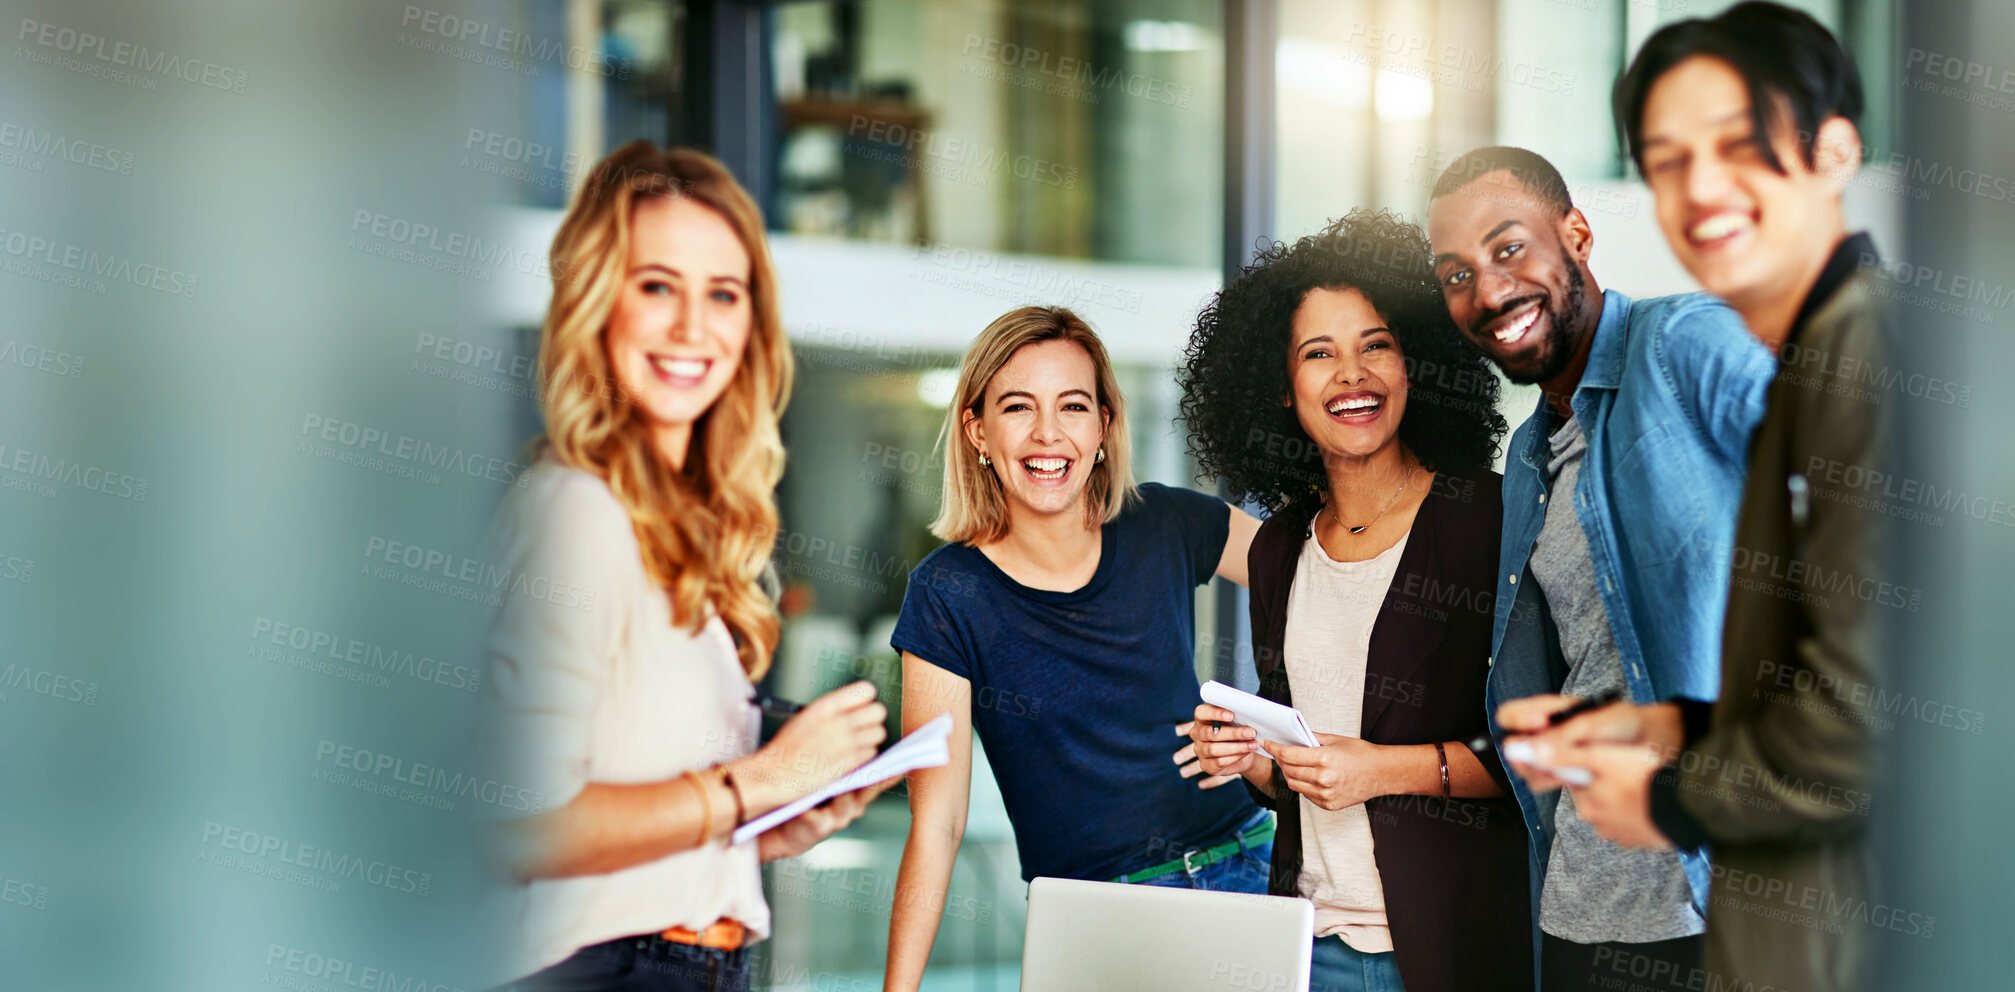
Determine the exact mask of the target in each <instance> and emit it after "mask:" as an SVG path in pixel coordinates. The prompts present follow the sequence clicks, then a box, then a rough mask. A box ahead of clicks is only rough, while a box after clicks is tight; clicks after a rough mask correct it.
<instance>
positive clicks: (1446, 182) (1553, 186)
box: [1427, 145, 1574, 217]
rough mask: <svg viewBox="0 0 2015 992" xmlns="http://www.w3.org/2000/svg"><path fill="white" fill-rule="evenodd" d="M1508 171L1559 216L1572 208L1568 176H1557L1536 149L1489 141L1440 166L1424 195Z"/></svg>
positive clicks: (1431, 195)
mask: <svg viewBox="0 0 2015 992" xmlns="http://www.w3.org/2000/svg"><path fill="white" fill-rule="evenodd" d="M1500 171H1502V172H1509V173H1511V175H1512V177H1513V178H1515V179H1517V180H1518V181H1519V182H1521V183H1523V184H1525V188H1526V189H1529V190H1531V191H1532V192H1533V193H1534V194H1536V195H1537V196H1538V197H1539V198H1540V199H1541V200H1542V201H1545V202H1546V203H1548V204H1550V205H1551V206H1552V207H1553V208H1554V211H1555V213H1556V214H1557V215H1558V216H1561V217H1565V216H1567V212H1568V211H1569V210H1573V209H1574V198H1573V197H1572V196H1569V195H1568V193H1567V180H1565V179H1562V178H1560V170H1559V169H1556V168H1554V167H1553V163H1552V162H1548V161H1547V160H1546V157H1545V156H1543V155H1540V154H1538V153H1537V152H1530V151H1526V150H1525V149H1523V148H1513V147H1512V146H1510V145H1492V146H1490V147H1488V148H1478V149H1476V150H1475V151H1471V152H1465V153H1463V156H1462V157H1461V158H1458V159H1456V160H1455V161H1453V162H1450V163H1449V164H1448V168H1446V169H1444V170H1442V173H1441V178H1440V179H1437V180H1435V181H1434V191H1433V192H1432V193H1429V194H1428V195H1427V199H1428V200H1429V201H1430V202H1432V201H1434V200H1437V199H1440V198H1441V197H1444V196H1447V195H1448V194H1450V193H1453V192H1455V191H1456V190H1459V189H1461V188H1463V187H1464V186H1467V185H1469V184H1470V183H1473V182H1475V181H1477V180H1478V179H1481V178H1483V177H1484V176H1487V175H1489V174H1491V173H1493V172H1500Z"/></svg>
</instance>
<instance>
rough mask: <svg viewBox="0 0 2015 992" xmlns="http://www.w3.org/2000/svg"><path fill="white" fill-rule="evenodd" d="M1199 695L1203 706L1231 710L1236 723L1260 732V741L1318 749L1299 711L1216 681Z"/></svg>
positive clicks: (1313, 733) (1312, 733) (1204, 688)
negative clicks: (1204, 704)
mask: <svg viewBox="0 0 2015 992" xmlns="http://www.w3.org/2000/svg"><path fill="white" fill-rule="evenodd" d="M1202 693H1203V701H1204V702H1206V703H1209V704H1211V705H1212V706H1221V707H1223V708H1225V709H1228V710H1230V711H1231V712H1232V713H1233V714H1234V715H1236V716H1237V717H1238V722H1239V723H1242V724H1245V725H1246V726H1248V727H1251V728H1252V729H1254V730H1257V731H1259V739H1260V740H1263V741H1272V742H1274V743H1275V744H1291V745H1293V746H1295V747H1320V746H1321V745H1320V744H1318V743H1317V742H1316V739H1315V732H1314V731H1312V730H1310V729H1308V721H1307V720H1306V719H1304V718H1303V717H1302V715H1301V711H1300V710H1298V709H1295V708H1294V707H1292V706H1282V705H1280V704H1279V703H1276V702H1274V701H1273V700H1270V699H1261V698H1260V697H1258V696H1255V695H1253V694H1252V693H1249V692H1245V691H1243V690H1240V689H1234V688H1232V687H1231V686H1228V685H1225V684H1224V683H1222V682H1219V681H1216V680H1212V681H1209V682H1205V683H1204V684H1203V690H1202Z"/></svg>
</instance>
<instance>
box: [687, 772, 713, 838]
mask: <svg viewBox="0 0 2015 992" xmlns="http://www.w3.org/2000/svg"><path fill="white" fill-rule="evenodd" d="M679 777H680V778H689V779H692V780H693V788H695V789H698V790H700V839H699V840H698V841H697V842H695V843H694V844H693V846H694V847H705V846H707V841H710V840H712V839H713V838H714V800H713V797H712V796H709V795H707V783H706V782H705V781H704V780H702V779H701V778H700V773H699V772H696V771H693V770H692V769H690V768H688V769H686V770H685V771H682V772H680V773H679Z"/></svg>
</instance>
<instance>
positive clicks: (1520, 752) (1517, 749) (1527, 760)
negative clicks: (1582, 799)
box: [1503, 738, 1595, 786]
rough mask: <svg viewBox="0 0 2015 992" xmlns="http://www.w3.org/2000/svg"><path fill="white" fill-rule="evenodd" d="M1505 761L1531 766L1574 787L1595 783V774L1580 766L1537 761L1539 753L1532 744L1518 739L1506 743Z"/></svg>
mask: <svg viewBox="0 0 2015 992" xmlns="http://www.w3.org/2000/svg"><path fill="white" fill-rule="evenodd" d="M1503 754H1504V760H1506V761H1516V762H1518V763H1519V764H1521V765H1531V766H1532V767H1534V768H1537V769H1539V770H1540V771H1543V772H1546V773H1547V774H1549V775H1552V776H1553V777H1554V778H1557V779H1559V780H1561V781H1562V782H1566V783H1567V784H1568V785H1573V786H1587V785H1592V784H1594V782H1595V773H1594V772H1591V771H1589V770H1588V769H1586V768H1582V767H1580V766H1578V765H1548V764H1544V763H1542V762H1539V761H1537V760H1534V759H1535V758H1537V757H1538V752H1536V751H1534V750H1533V747H1532V742H1531V741H1527V740H1518V739H1516V738H1514V739H1512V740H1508V741H1505V742H1504V751H1503Z"/></svg>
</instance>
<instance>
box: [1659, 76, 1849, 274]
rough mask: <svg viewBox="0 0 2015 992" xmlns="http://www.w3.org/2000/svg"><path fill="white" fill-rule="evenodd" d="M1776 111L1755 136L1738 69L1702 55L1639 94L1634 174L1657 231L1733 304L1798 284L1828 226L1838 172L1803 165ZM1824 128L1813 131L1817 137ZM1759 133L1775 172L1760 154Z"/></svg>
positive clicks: (1691, 269) (1823, 136) (1789, 130)
mask: <svg viewBox="0 0 2015 992" xmlns="http://www.w3.org/2000/svg"><path fill="white" fill-rule="evenodd" d="M1779 116H1780V122H1779V127H1778V131H1779V133H1778V134H1775V135H1772V136H1769V137H1768V138H1767V139H1766V137H1765V136H1762V135H1758V134H1757V133H1756V128H1755V125H1754V123H1753V122H1752V121H1751V119H1750V102H1749V92H1748V89H1747V88H1746V87H1745V86H1744V85H1743V82H1742V77H1741V76H1740V75H1738V74H1736V72H1735V70H1734V69H1733V68H1732V67H1730V66H1729V65H1728V63H1726V62H1723V61H1722V60H1720V59H1717V58H1712V57H1708V56H1695V57H1693V58H1690V59H1687V60H1686V61H1684V62H1681V63H1679V64H1678V65H1676V66H1674V67H1673V68H1672V69H1670V70H1669V71H1667V72H1666V73H1665V75H1663V76H1661V77H1659V78H1658V81H1657V82H1655V83H1653V84H1652V87H1651V92H1650V93H1649V94H1647V95H1646V97H1645V101H1644V144H1643V159H1644V182H1645V185H1646V186H1648V187H1649V188H1650V190H1651V194H1652V198H1653V199H1654V200H1655V201H1656V203H1657V209H1658V226H1659V229H1660V230H1661V231H1662V232H1663V233H1664V234H1665V241H1666V244H1667V245H1669V246H1671V248H1672V253H1673V255H1674V256H1676V257H1677V258H1678V259H1679V263H1680V264H1681V265H1684V266H1685V267H1686V271H1687V272H1688V273H1691V274H1692V276H1693V278H1695V279H1697V280H1699V281H1700V285H1701V288H1703V289H1705V290H1707V291H1708V292H1710V293H1713V294H1714V295H1716V296H1719V297H1721V298H1722V299H1724V300H1727V301H1728V302H1730V303H1733V304H1736V305H1737V307H1738V308H1741V307H1742V306H1743V304H1745V303H1749V302H1753V301H1755V300H1757V299H1761V298H1766V297H1768V296H1769V295H1771V294H1773V293H1778V292H1782V291H1783V288H1784V287H1786V286H1794V285H1799V284H1800V282H1801V281H1802V280H1801V279H1800V278H1799V276H1800V273H1799V272H1798V271H1797V265H1798V263H1799V261H1800V260H1805V259H1809V258H1810V257H1811V256H1812V254H1813V253H1812V249H1811V244H1812V242H1813V239H1814V238H1815V237H1817V236H1818V234H1817V232H1821V231H1825V230H1827V229H1828V227H1829V224H1831V225H1833V226H1837V224H1838V222H1837V221H1828V220H1827V219H1826V218H1827V216H1828V214H1829V212H1830V211H1831V210H1833V209H1835V208H1834V207H1833V204H1834V203H1835V202H1837V198H1838V197H1839V188H1840V184H1841V183H1844V178H1829V177H1828V176H1826V175H1823V174H1822V173H1821V172H1819V171H1815V170H1814V169H1810V168H1807V167H1806V165H1805V160H1804V157H1803V153H1802V152H1801V151H1800V150H1799V148H1798V142H1797V141H1796V139H1795V138H1794V137H1793V135H1792V128H1791V125H1790V124H1789V123H1788V122H1786V121H1785V120H1783V118H1787V117H1788V116H1789V115H1788V113H1787V114H1780V115H1779ZM1843 123H1844V122H1843ZM1846 126H1847V128H1848V129H1849V130H1850V131H1851V128H1852V125H1846ZM1834 135H1835V132H1834V131H1833V130H1830V129H1829V126H1822V127H1821V129H1820V130H1819V132H1818V136H1819V139H1820V143H1821V144H1822V145H1824V144H1825V142H1826V140H1827V139H1829V138H1831V137H1834ZM1841 136H1842V137H1846V135H1845V134H1843V135H1841ZM1766 140H1768V141H1769V147H1770V149H1771V150H1772V151H1774V152H1775V153H1776V156H1777V160H1778V162H1779V163H1780V164H1782V165H1783V167H1784V171H1783V172H1778V171H1777V170H1776V169H1773V168H1771V167H1770V163H1769V162H1768V161H1767V160H1766V159H1765V158H1764V156H1763V150H1764V142H1765V141H1766ZM1855 140H1856V143H1857V145H1858V138H1856V139H1855ZM1853 158H1854V159H1855V160H1856V161H1858V160H1859V155H1858V147H1857V154H1855V155H1854V156H1853ZM1818 161H1821V162H1822V166H1823V158H1822V159H1819V160H1818Z"/></svg>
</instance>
